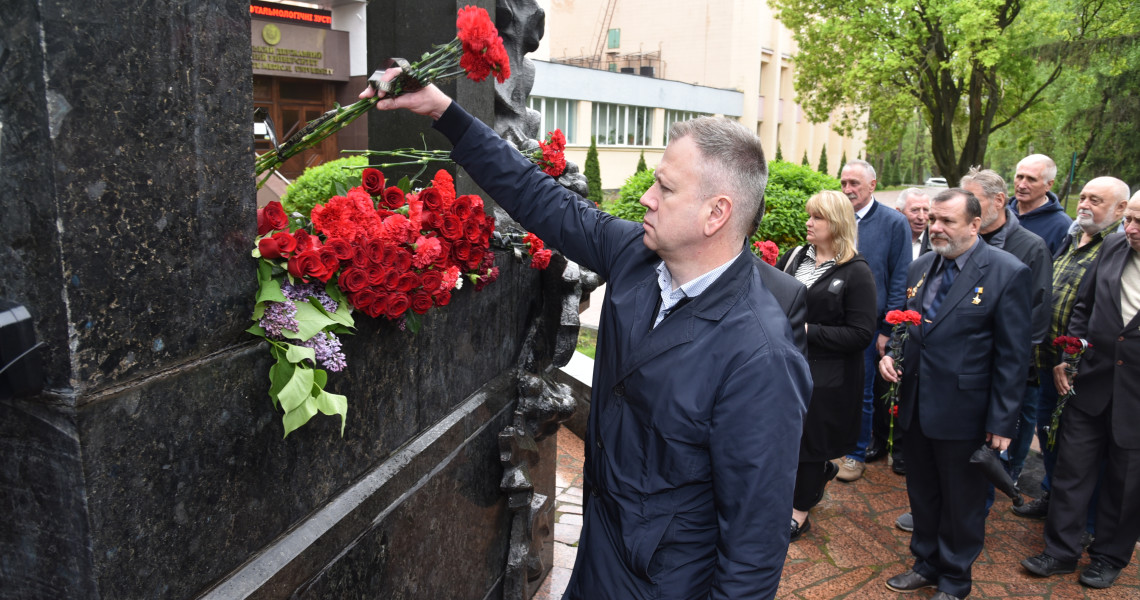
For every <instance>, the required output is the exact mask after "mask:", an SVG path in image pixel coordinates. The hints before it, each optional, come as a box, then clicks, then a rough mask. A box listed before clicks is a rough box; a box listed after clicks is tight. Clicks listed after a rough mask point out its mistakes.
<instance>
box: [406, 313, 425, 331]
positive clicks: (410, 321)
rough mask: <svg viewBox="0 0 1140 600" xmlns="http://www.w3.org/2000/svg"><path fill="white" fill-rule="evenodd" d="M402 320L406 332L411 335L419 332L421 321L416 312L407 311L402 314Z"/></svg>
mask: <svg viewBox="0 0 1140 600" xmlns="http://www.w3.org/2000/svg"><path fill="white" fill-rule="evenodd" d="M404 319H405V321H406V322H407V326H408V331H411V332H412V334H413V335H414V334H417V333H419V332H420V327H421V326H422V325H423V321H422V320H421V318H420V316H419V315H418V314H416V311H414V310H409V311H408V312H406V313H404Z"/></svg>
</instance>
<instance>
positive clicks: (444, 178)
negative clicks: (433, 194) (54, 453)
mask: <svg viewBox="0 0 1140 600" xmlns="http://www.w3.org/2000/svg"><path fill="white" fill-rule="evenodd" d="M431 186H432V187H433V188H435V189H436V190H439V193H440V195H441V197H442V200H443V204H444V207H445V208H446V207H447V205H448V204H450V203H451V201H452V200H454V199H455V180H454V179H453V178H452V177H451V173H448V172H447V171H445V170H443V169H440V170H439V171H437V172H436V174H435V179H432V181H431ZM433 210H434V209H433Z"/></svg>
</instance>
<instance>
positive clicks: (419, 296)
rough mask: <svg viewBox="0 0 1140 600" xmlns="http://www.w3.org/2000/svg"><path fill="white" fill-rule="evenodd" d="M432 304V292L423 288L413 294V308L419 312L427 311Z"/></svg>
mask: <svg viewBox="0 0 1140 600" xmlns="http://www.w3.org/2000/svg"><path fill="white" fill-rule="evenodd" d="M431 305H432V301H431V294H429V293H427V292H425V291H423V290H418V291H417V292H416V293H414V294H412V310H414V311H416V312H417V313H419V314H421V315H422V314H424V313H426V312H427V311H428V310H431Z"/></svg>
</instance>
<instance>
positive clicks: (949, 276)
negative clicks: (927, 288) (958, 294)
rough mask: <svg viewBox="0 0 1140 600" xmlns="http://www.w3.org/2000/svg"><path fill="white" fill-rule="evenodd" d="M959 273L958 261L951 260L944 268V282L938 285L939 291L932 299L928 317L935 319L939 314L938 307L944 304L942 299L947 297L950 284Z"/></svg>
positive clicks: (928, 318)
mask: <svg viewBox="0 0 1140 600" xmlns="http://www.w3.org/2000/svg"><path fill="white" fill-rule="evenodd" d="M957 274H958V263H954V262H951V263H950V264H948V265H946V267H945V268H943V269H942V283H941V285H939V286H938V292H936V293H935V294H934V299H933V300H931V301H930V310H928V311H926V319H927V320H930V321H933V320H934V317H936V316H938V307H939V306H941V305H942V300H943V299H945V298H946V292H948V291H950V286H951V285H953V284H954V277H955V276H956V275H957Z"/></svg>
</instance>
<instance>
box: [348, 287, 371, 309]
mask: <svg viewBox="0 0 1140 600" xmlns="http://www.w3.org/2000/svg"><path fill="white" fill-rule="evenodd" d="M348 301H349V302H351V303H352V307H353V308H355V309H357V310H359V311H362V312H365V313H368V308H369V307H370V306H372V303H373V302H375V301H376V292H374V291H372V290H371V289H369V288H364V289H362V290H360V291H359V292H355V293H351V294H349V295H348ZM372 316H375V315H372Z"/></svg>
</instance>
